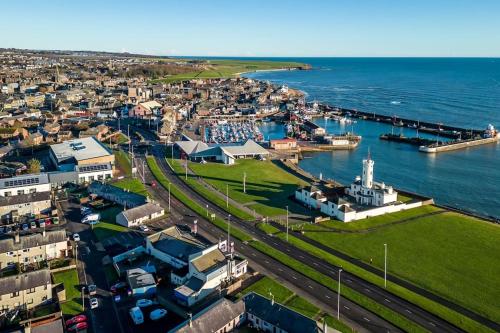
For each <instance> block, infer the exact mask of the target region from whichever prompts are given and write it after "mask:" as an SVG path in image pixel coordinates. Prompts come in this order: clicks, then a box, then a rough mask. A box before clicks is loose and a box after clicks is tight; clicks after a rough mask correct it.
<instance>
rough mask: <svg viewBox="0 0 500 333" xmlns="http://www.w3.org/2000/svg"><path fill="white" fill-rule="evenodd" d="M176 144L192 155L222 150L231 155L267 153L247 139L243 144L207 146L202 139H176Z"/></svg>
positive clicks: (204, 154)
mask: <svg viewBox="0 0 500 333" xmlns="http://www.w3.org/2000/svg"><path fill="white" fill-rule="evenodd" d="M176 145H177V146H178V147H179V148H181V149H182V150H183V151H184V152H185V153H186V154H188V155H192V156H194V157H205V156H216V155H221V153H222V152H223V153H224V154H226V155H229V156H231V157H234V156H241V155H268V154H269V152H268V151H267V150H266V149H265V148H263V147H262V146H261V145H259V144H258V143H256V142H255V141H253V140H247V141H246V142H245V143H244V144H243V145H236V144H234V145H216V146H215V145H214V146H208V145H207V144H206V143H205V142H203V141H177V142H176Z"/></svg>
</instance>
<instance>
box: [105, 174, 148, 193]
mask: <svg viewBox="0 0 500 333" xmlns="http://www.w3.org/2000/svg"><path fill="white" fill-rule="evenodd" d="M111 185H113V186H116V187H119V188H121V189H124V190H128V191H130V192H134V193H137V194H140V195H143V196H145V197H147V196H149V193H148V190H146V186H144V184H143V183H142V181H141V180H139V178H124V179H120V180H117V181H115V182H113V183H111Z"/></svg>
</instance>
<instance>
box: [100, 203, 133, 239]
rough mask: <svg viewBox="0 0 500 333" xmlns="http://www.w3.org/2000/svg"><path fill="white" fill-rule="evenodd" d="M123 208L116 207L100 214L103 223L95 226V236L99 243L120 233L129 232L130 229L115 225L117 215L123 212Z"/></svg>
mask: <svg viewBox="0 0 500 333" xmlns="http://www.w3.org/2000/svg"><path fill="white" fill-rule="evenodd" d="M122 210H123V209H122V207H120V206H114V207H110V208H107V209H104V210H102V211H100V212H99V214H101V222H100V223H98V224H96V225H94V226H93V231H94V234H95V235H96V237H97V239H99V241H102V240H103V239H106V238H108V237H111V236H114V235H116V234H117V233H120V232H127V231H128V229H127V228H125V227H123V226H121V225H118V224H116V223H115V221H116V215H117V214H118V213H120V212H121V211H122Z"/></svg>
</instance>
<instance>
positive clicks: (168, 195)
mask: <svg viewBox="0 0 500 333" xmlns="http://www.w3.org/2000/svg"><path fill="white" fill-rule="evenodd" d="M170 184H171V183H168V212H169V213H170Z"/></svg>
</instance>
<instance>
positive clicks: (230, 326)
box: [168, 292, 327, 333]
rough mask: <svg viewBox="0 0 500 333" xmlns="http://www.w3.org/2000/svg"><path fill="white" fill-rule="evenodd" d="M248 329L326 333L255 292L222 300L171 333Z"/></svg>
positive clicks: (312, 322) (322, 326)
mask: <svg viewBox="0 0 500 333" xmlns="http://www.w3.org/2000/svg"><path fill="white" fill-rule="evenodd" d="M245 327H250V328H253V329H256V330H257V331H262V332H269V333H306V332H307V333H320V332H322V333H324V332H326V331H327V327H326V325H325V324H320V323H318V322H316V321H315V320H313V319H311V318H308V317H306V316H304V315H302V314H300V313H298V312H296V311H294V310H292V309H290V308H288V307H286V306H284V305H281V304H279V303H276V302H274V300H273V299H268V298H266V297H264V296H261V295H259V294H256V293H254V292H252V293H249V294H247V295H245V296H243V298H242V299H240V300H238V301H235V302H232V301H230V300H228V299H225V298H223V299H220V300H218V301H217V302H215V303H213V304H211V305H210V306H209V307H207V308H205V309H204V310H202V311H200V312H198V313H197V314H195V315H194V316H193V317H192V318H190V319H188V320H186V321H184V322H182V323H181V324H179V325H177V326H176V327H174V328H173V329H171V330H170V331H168V333H197V332H211V333H226V332H232V331H235V330H238V331H239V329H241V330H242V331H243V330H244V328H245Z"/></svg>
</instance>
